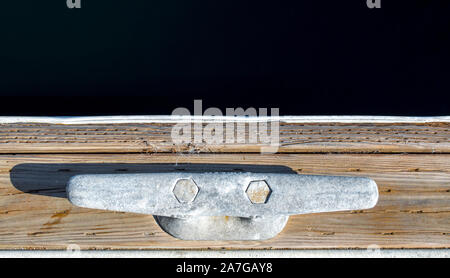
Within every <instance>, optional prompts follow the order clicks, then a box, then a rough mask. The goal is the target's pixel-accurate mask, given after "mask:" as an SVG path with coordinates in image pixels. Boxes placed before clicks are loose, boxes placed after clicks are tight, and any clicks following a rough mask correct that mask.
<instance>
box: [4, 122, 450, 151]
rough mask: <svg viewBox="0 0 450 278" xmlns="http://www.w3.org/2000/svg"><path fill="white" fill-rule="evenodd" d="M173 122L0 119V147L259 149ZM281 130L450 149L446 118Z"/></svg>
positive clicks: (353, 147) (298, 145)
mask: <svg viewBox="0 0 450 278" xmlns="http://www.w3.org/2000/svg"><path fill="white" fill-rule="evenodd" d="M173 125H174V124H172V123H145V124H133V123H131V124H68V125H61V124H43V123H42V124H39V123H22V124H19V123H17V124H0V153H119V152H120V153H145V152H152V153H153V152H164V153H174V152H186V153H198V152H207V153H211V152H236V153H252V152H253V153H258V152H260V150H261V146H262V145H263V144H261V142H260V141H258V142H259V143H247V144H242V143H236V142H234V143H223V144H222V143H220V144H206V143H205V142H203V143H193V142H191V143H185V144H182V145H175V144H174V143H173V141H172V138H171V130H172V127H173ZM247 127H248V126H247ZM279 134H280V135H279V138H280V140H279V141H280V147H279V152H290V153H330V152H333V153H404V152H409V153H449V152H450V123H449V122H441V123H439V122H432V123H359V124H358V123H281V124H280V127H279ZM194 136H195V135H194V133H193V134H192V137H194ZM246 138H248V128H247V131H246ZM246 142H248V141H246Z"/></svg>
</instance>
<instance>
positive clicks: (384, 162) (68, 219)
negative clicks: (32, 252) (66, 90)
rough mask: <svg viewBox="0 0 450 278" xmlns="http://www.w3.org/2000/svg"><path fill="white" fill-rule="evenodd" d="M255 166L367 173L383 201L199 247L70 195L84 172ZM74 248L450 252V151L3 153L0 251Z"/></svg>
mask: <svg viewBox="0 0 450 278" xmlns="http://www.w3.org/2000/svg"><path fill="white" fill-rule="evenodd" d="M185 163H189V164H185ZM199 164H200V165H199ZM196 165H197V166H196ZM255 165H256V166H255ZM196 167H197V168H196ZM249 168H250V169H253V170H256V171H258V169H259V170H261V171H273V172H285V171H295V172H298V173H300V174H331V175H350V176H368V177H371V178H373V179H374V180H375V181H376V182H377V183H378V185H379V190H380V200H379V203H378V204H377V206H376V207H375V208H374V209H370V210H364V211H349V212H336V213H321V214H308V215H297V216H293V217H291V218H290V220H289V223H288V225H287V226H286V228H285V229H284V230H283V232H282V233H281V234H280V235H278V236H277V237H275V238H274V239H271V240H268V241H259V242H256V241H249V242H237V241H236V242H211V241H206V242H202V241H195V242H193V241H181V240H177V239H174V238H172V237H170V236H169V235H167V234H166V233H164V232H163V231H162V230H161V229H160V228H159V227H158V226H157V224H156V223H155V221H154V219H153V217H152V216H148V215H139V214H132V213H118V212H108V211H101V210H92V209H84V208H78V207H75V206H73V205H71V204H70V203H69V201H68V200H67V199H65V198H64V197H65V191H64V188H65V184H66V182H67V180H68V179H69V178H70V177H71V176H73V175H76V174H82V173H136V172H148V171H174V170H183V169H184V170H186V171H187V170H192V169H194V170H195V169H198V170H200V169H201V170H203V171H204V170H205V169H209V170H231V171H239V170H247V169H249ZM70 244H77V245H79V246H81V248H83V249H208V248H211V249H306V248H367V247H368V246H370V245H374V244H376V245H378V246H380V247H381V248H450V154H275V155H260V154H34V155H33V154H29V155H0V249H23V248H25V249H65V248H67V246H68V245H70Z"/></svg>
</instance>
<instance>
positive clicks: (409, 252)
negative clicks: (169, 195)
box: [0, 249, 450, 258]
mask: <svg viewBox="0 0 450 278" xmlns="http://www.w3.org/2000/svg"><path fill="white" fill-rule="evenodd" d="M449 250H450V249H367V250H365V249H364V250H228V251H168V250H145V251H131V250H130V251H129V250H126V251H119V250H118V251H75V252H73V251H23V250H17V251H14V250H13V251H0V258H450V251H449Z"/></svg>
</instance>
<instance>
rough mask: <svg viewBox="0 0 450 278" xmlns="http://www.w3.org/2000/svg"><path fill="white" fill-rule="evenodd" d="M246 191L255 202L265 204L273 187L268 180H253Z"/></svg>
mask: <svg viewBox="0 0 450 278" xmlns="http://www.w3.org/2000/svg"><path fill="white" fill-rule="evenodd" d="M245 193H247V196H248V198H249V199H250V201H251V202H252V203H253V204H265V203H266V202H267V200H269V197H270V194H271V193H272V189H270V186H269V185H268V184H267V182H266V181H252V182H250V183H249V185H248V187H247V190H246V191H245Z"/></svg>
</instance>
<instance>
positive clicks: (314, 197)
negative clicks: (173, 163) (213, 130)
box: [67, 172, 378, 240]
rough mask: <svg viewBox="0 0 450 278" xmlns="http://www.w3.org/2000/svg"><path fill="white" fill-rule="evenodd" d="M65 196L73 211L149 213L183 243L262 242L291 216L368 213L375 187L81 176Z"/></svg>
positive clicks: (343, 182)
mask: <svg viewBox="0 0 450 278" xmlns="http://www.w3.org/2000/svg"><path fill="white" fill-rule="evenodd" d="M67 195H68V198H69V200H70V202H72V203H73V204H74V205H76V206H80V207H85V208H93V209H104V210H112V211H121V212H134V213H143V214H152V215H154V217H155V219H156V221H157V223H158V224H159V226H160V227H161V228H162V229H163V230H164V231H166V232H167V233H168V234H170V235H172V236H174V237H176V238H179V239H184V240H265V239H270V238H272V237H274V236H276V235H277V234H278V233H280V232H281V231H282V230H283V228H284V227H285V225H286V223H287V221H288V218H289V216H290V215H295V214H307V213H318V212H333V211H344V210H361V209H369V208H372V207H374V206H375V204H376V203H377V201H378V187H377V185H376V183H375V182H374V181H373V180H371V179H369V178H364V177H341V176H316V175H298V174H273V173H270V174H269V173H267V174H265V173H249V172H240V173H237V172H233V173H230V172H211V173H186V172H171V173H145V174H110V175H105V174H102V175H78V176H74V177H72V178H71V179H70V181H69V183H68V185H67Z"/></svg>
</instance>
